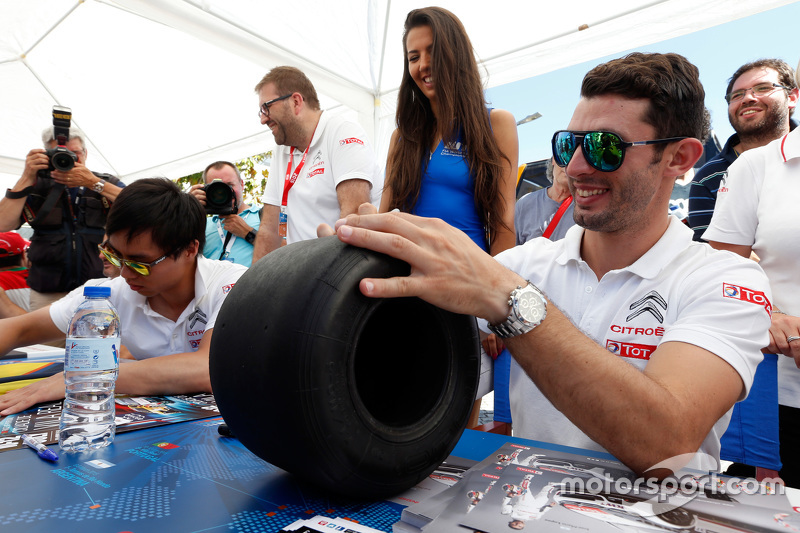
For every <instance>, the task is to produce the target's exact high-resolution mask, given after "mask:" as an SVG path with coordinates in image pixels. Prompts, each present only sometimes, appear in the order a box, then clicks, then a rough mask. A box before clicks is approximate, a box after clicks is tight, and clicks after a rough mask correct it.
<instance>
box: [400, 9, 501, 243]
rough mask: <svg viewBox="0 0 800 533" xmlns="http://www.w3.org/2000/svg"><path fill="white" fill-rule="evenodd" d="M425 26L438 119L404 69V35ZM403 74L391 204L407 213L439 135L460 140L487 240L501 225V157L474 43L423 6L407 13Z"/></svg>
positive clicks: (449, 18)
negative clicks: (429, 35) (430, 42)
mask: <svg viewBox="0 0 800 533" xmlns="http://www.w3.org/2000/svg"><path fill="white" fill-rule="evenodd" d="M419 26H428V27H430V28H431V32H432V33H433V50H432V58H431V60H432V65H431V67H432V71H433V73H434V74H433V75H434V79H435V83H436V85H435V90H436V99H437V111H438V113H439V121H438V123H437V120H436V117H434V115H433V111H432V110H431V105H430V101H429V100H428V98H427V97H426V96H425V95H423V94H422V91H420V89H419V87H417V84H416V83H415V82H414V80H413V79H412V78H411V74H410V73H409V71H408V47H407V45H406V37H407V35H408V32H409V31H411V30H412V29H413V28H416V27H419ZM403 55H404V56H405V70H404V71H403V80H402V82H401V83H400V92H399V94H398V97H397V114H396V119H395V120H396V122H397V130H398V136H397V144H396V145H395V146H393V147H392V152H391V154H392V155H391V156H390V157H391V158H390V161H389V164H390V166H391V170H390V173H389V174H388V175H387V176H386V185H385V187H386V188H387V189H388V190H389V191H390V192H391V195H392V205H390V206H389V209H394V208H398V209H400V210H401V211H410V210H411V209H412V208H413V207H414V205H415V204H416V203H417V200H418V198H419V192H420V188H421V184H422V172H423V169H422V165H423V161H424V160H425V159H426V155H427V152H428V150H429V149H430V147H431V145H432V143H433V141H434V140H435V139H436V138H437V136H441V138H442V140H443V141H444V142H445V143H454V142H456V141H457V140H458V137H459V134H460V135H461V136H462V137H463V144H464V146H465V148H466V158H467V162H468V165H469V169H470V173H471V174H472V176H474V177H475V187H474V191H475V206H476V208H477V211H478V214H479V215H480V217H481V221H482V222H483V224H484V226H486V227H487V228H488V229H489V237H490V241H491V240H492V239H493V238H494V236H495V235H496V234H497V230H498V229H499V228H500V227H501V226H502V227H505V223H504V222H503V211H504V210H505V205H504V203H503V197H502V193H501V192H500V179H501V177H502V173H503V167H502V164H501V161H502V159H505V160H506V161H508V158H507V157H506V156H505V155H504V154H502V153H501V152H500V148H499V147H498V146H497V141H496V140H495V138H494V135H493V134H492V126H491V123H490V121H489V113H488V111H487V109H486V101H485V99H484V96H483V85H482V83H481V77H480V73H479V72H478V64H477V62H476V61H475V55H474V52H473V49H472V43H471V42H470V40H469V37H468V36H467V32H466V30H465V29H464V26H463V25H462V24H461V21H460V20H458V18H457V17H456V16H455V15H454V14H452V13H451V12H450V11H447V10H446V9H442V8H440V7H426V8H423V9H415V10H413V11H411V12H410V13H409V14H408V17H406V22H405V29H404V31H403Z"/></svg>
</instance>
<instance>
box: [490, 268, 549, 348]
mask: <svg viewBox="0 0 800 533" xmlns="http://www.w3.org/2000/svg"><path fill="white" fill-rule="evenodd" d="M508 305H509V306H511V313H510V314H509V315H508V318H506V319H505V321H504V322H501V323H500V324H496V325H492V324H489V329H490V330H491V331H492V333H494V334H495V335H497V336H498V337H501V338H503V339H507V338H509V337H516V336H517V335H522V334H523V333H527V332H529V331H530V330H532V329H533V328H535V327H536V326H538V325H539V324H541V323H542V321H543V320H544V317H546V316H547V301H546V300H545V298H544V294H542V291H540V290H539V289H537V288H536V287H535V286H534V285H533V284H532V283H530V282H528V284H527V285H525V286H524V287H517V288H516V289H514V290H513V291H511V295H510V296H509V298H508Z"/></svg>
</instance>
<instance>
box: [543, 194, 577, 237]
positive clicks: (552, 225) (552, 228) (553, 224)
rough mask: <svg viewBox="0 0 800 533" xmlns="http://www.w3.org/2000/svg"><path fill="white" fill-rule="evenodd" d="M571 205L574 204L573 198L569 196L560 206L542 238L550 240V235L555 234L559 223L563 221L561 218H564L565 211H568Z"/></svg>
mask: <svg viewBox="0 0 800 533" xmlns="http://www.w3.org/2000/svg"><path fill="white" fill-rule="evenodd" d="M571 203H572V196H567V197H566V198H565V199H564V201H563V202H561V205H560V206H558V211H556V214H555V216H553V220H551V221H550V224H549V225H548V226H547V229H546V230H544V233H543V234H542V237H544V238H545V239H549V238H550V235H552V234H553V231H555V229H556V226H558V222H559V221H560V220H561V217H562V216H564V211H566V210H567V208H568V207H569V204H571Z"/></svg>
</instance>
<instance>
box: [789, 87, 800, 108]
mask: <svg viewBox="0 0 800 533" xmlns="http://www.w3.org/2000/svg"><path fill="white" fill-rule="evenodd" d="M799 94H800V90H798V89H797V88H794V89H792V90H791V91H789V109H794V108H795V107H796V106H797V99H798V95H799Z"/></svg>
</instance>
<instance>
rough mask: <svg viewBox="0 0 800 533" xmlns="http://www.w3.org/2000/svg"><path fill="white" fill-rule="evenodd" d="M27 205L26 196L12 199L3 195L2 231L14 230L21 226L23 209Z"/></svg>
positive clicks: (1, 209) (0, 203) (1, 206)
mask: <svg viewBox="0 0 800 533" xmlns="http://www.w3.org/2000/svg"><path fill="white" fill-rule="evenodd" d="M24 207H25V198H19V199H16V200H12V199H10V198H6V197H3V198H2V199H0V231H14V230H15V229H17V228H18V227H19V226H20V217H21V216H22V209H23V208H24Z"/></svg>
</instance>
